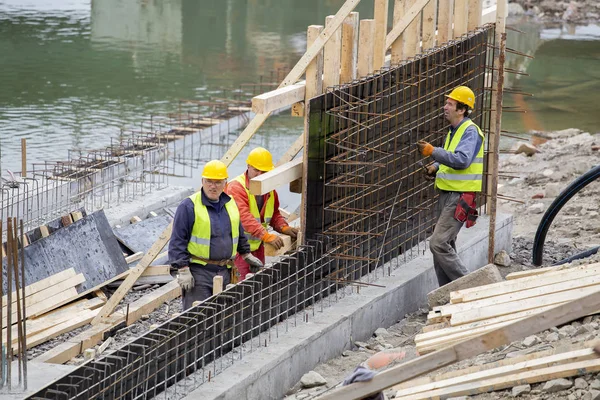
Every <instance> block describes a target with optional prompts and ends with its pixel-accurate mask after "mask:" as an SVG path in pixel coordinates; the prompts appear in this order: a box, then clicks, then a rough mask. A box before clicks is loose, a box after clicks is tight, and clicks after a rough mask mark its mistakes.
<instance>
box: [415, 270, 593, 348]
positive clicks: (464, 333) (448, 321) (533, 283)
mask: <svg viewBox="0 0 600 400" xmlns="http://www.w3.org/2000/svg"><path fill="white" fill-rule="evenodd" d="M597 291H600V263H595V264H588V265H580V266H576V267H572V268H564V267H550V268H543V269H538V270H530V271H523V272H517V273H513V274H510V275H508V276H507V280H506V281H503V282H498V283H493V284H490V285H485V286H479V287H475V288H470V289H464V290H459V291H456V292H452V293H450V304H447V305H444V306H440V307H435V308H434V309H433V310H432V311H431V312H430V313H429V315H428V317H427V322H428V325H427V326H425V327H424V329H423V332H422V333H421V334H419V335H417V336H416V337H415V344H416V346H417V351H418V352H419V353H420V354H426V353H429V352H432V351H435V350H439V349H442V348H444V347H447V346H450V345H453V344H456V343H458V342H460V341H462V340H465V339H467V338H471V337H473V336H477V335H480V334H482V333H486V332H489V331H491V330H494V329H497V328H500V327H503V326H506V325H508V324H509V323H511V322H515V321H518V320H521V319H524V318H526V317H528V316H531V315H533V314H537V313H540V312H543V311H546V310H548V309H550V308H552V307H555V306H557V305H559V304H562V303H565V302H568V301H571V300H575V299H579V298H581V297H584V296H586V295H589V294H591V293H594V292H597Z"/></svg>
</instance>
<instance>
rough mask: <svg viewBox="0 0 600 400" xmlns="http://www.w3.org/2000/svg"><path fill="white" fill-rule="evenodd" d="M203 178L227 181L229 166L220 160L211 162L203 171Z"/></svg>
mask: <svg viewBox="0 0 600 400" xmlns="http://www.w3.org/2000/svg"><path fill="white" fill-rule="evenodd" d="M202 177H203V178H206V179H227V177H228V175H227V166H226V165H225V164H224V163H222V162H221V161H219V160H212V161H209V162H207V163H206V165H205V166H204V169H203V170H202Z"/></svg>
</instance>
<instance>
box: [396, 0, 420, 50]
mask: <svg viewBox="0 0 600 400" xmlns="http://www.w3.org/2000/svg"><path fill="white" fill-rule="evenodd" d="M415 2H416V0H406V3H405V5H404V10H405V11H408V10H409V8H410V7H412V6H413V5H414V4H415ZM420 33H421V13H419V14H418V15H417V16H416V17H415V19H413V21H412V22H411V23H410V24H409V25H408V27H407V28H406V30H405V31H404V33H403V34H402V36H401V37H400V39H401V40H402V55H403V58H404V59H407V58H410V57H414V56H415V55H416V54H417V53H420V52H421V45H420V42H421V41H420Z"/></svg>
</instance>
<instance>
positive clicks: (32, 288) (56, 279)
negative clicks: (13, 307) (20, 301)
mask: <svg viewBox="0 0 600 400" xmlns="http://www.w3.org/2000/svg"><path fill="white" fill-rule="evenodd" d="M75 275H77V273H76V272H75V269H73V268H69V269H65V270H64V271H61V272H59V273H56V274H54V275H51V276H49V277H48V278H44V279H41V280H39V281H37V282H34V283H32V284H31V285H27V286H25V297H28V296H31V295H32V294H34V293H37V292H39V291H41V290H44V289H47V288H49V287H51V286H53V285H58V284H60V283H61V282H63V281H64V280H67V279H69V278H72V277H74V276H75ZM16 296H17V292H16V291H14V292H12V297H13V298H14V297H16ZM7 303H8V296H7V295H4V296H2V304H7Z"/></svg>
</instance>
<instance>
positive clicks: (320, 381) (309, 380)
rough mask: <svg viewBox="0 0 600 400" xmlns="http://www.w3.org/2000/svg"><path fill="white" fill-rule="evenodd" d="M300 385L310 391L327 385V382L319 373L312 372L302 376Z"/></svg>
mask: <svg viewBox="0 0 600 400" xmlns="http://www.w3.org/2000/svg"><path fill="white" fill-rule="evenodd" d="M300 383H301V384H302V387H303V388H305V389H309V388H312V387H316V386H323V385H326V384H327V380H326V379H325V378H323V377H322V376H321V375H320V374H319V373H318V372H315V371H310V372H307V373H306V374H304V375H302V378H300Z"/></svg>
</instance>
